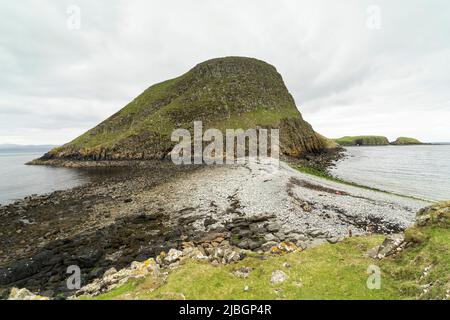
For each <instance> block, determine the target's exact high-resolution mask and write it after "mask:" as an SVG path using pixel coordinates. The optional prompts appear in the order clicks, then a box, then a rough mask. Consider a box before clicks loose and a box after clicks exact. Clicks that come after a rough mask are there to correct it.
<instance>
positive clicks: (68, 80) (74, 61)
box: [0, 0, 450, 144]
mask: <svg viewBox="0 0 450 320" xmlns="http://www.w3.org/2000/svg"><path fill="white" fill-rule="evenodd" d="M78 9H79V10H80V15H79V16H78ZM78 17H79V19H78ZM449 32H450V2H449V1H447V0H442V1H425V0H421V1H411V0H409V1H406V0H405V1H377V0H373V1H361V0H359V1H356V0H355V1H351V0H349V1H333V0H329V1H317V0H316V1H299V0H292V1H279V0H277V1H275V0H272V1H262V0H254V1H253V0H239V1H230V0H220V1H219V0H182V1H170V0H164V1H148V0H146V1H138V0H133V1H111V0H108V1H99V0H97V1H93V0H89V1H77V0H72V1H61V0H58V1H56V0H53V1H34V0H30V1H24V0H22V1H2V2H1V3H0V143H18V144H62V143H65V142H68V141H69V140H71V139H73V138H75V137H76V136H78V135H79V134H81V133H83V132H84V131H86V130H87V129H89V128H91V127H93V126H95V125H96V124H97V123H98V122H100V121H102V120H103V119H105V118H106V117H108V116H109V115H111V114H113V113H114V112H116V111H117V110H119V109H120V108H122V107H123V106H124V105H125V104H126V103H127V102H129V101H130V100H132V99H133V98H134V97H136V96H137V95H139V94H140V93H141V92H142V91H143V90H144V89H145V88H147V87H149V86H150V85H151V84H153V83H156V82H161V81H163V80H166V79H169V78H173V77H175V76H178V75H180V74H182V73H184V72H186V71H188V70H189V69H190V68H192V67H193V66H194V65H195V64H197V63H199V62H202V61H204V60H207V59H210V58H214V57H221V56H229V55H234V56H250V57H255V58H258V59H261V60H264V61H267V62H269V63H271V64H273V65H274V66H276V68H277V69H278V71H279V72H280V73H281V74H282V75H283V78H284V80H285V82H286V85H287V87H288V89H289V90H290V92H291V93H292V94H293V96H294V98H295V100H296V103H297V106H298V107H299V109H300V111H301V112H302V113H303V116H304V118H305V119H306V120H307V121H309V122H310V123H311V124H312V125H313V127H314V128H315V129H316V131H318V132H320V133H322V134H324V135H326V136H328V137H340V136H344V135H359V134H379V135H386V136H388V138H390V139H394V138H396V137H397V136H413V137H417V138H419V139H421V140H423V141H450V36H449Z"/></svg>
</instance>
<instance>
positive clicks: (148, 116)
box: [31, 57, 326, 164]
mask: <svg viewBox="0 0 450 320" xmlns="http://www.w3.org/2000/svg"><path fill="white" fill-rule="evenodd" d="M194 121H202V122H203V125H204V129H207V128H217V129H219V130H222V131H224V130H225V129H244V130H245V129H249V128H252V129H257V128H268V129H269V128H279V129H280V144H281V146H280V147H281V151H282V152H283V153H284V154H286V155H290V156H294V157H297V156H299V155H301V154H305V153H309V152H319V151H320V150H322V149H324V148H325V144H326V141H325V140H324V139H323V137H321V136H318V135H317V134H316V132H314V130H313V129H312V127H311V125H310V124H309V123H307V122H306V121H304V120H303V118H302V116H301V114H300V112H299V111H298V110H297V107H296V105H295V102H294V99H293V98H292V96H291V94H290V93H289V92H288V90H287V88H286V86H285V84H284V82H283V79H282V77H281V75H280V74H279V73H278V72H277V70H276V69H275V68H274V67H273V66H271V65H269V64H267V63H265V62H263V61H259V60H256V59H252V58H242V57H228V58H220V59H213V60H209V61H206V62H203V63H201V64H199V65H197V66H196V67H194V68H193V69H192V70H190V71H189V72H187V73H186V74H184V75H182V76H180V77H178V78H175V79H172V80H168V81H165V82H162V83H159V84H156V85H153V86H151V87H150V88H148V89H147V90H145V91H144V92H143V93H142V94H141V95H140V96H138V97H137V98H136V99H134V100H133V101H132V102H130V103H129V104H128V105H127V106H125V107H124V108H123V109H122V110H120V111H119V112H117V113H116V114H114V115H113V116H111V117H110V118H108V119H107V120H105V121H103V122H102V123H100V124H99V125H98V126H96V127H95V128H93V129H91V130H89V131H88V132H86V133H85V134H83V135H82V136H80V137H78V138H76V139H75V140H73V141H72V142H70V143H68V144H66V145H64V146H62V147H58V148H55V149H53V150H51V151H50V152H48V153H47V154H46V155H44V156H43V157H42V158H41V159H39V161H35V162H32V163H31V164H45V163H51V161H49V160H54V159H66V160H93V161H98V160H130V159H133V160H143V159H163V158H165V157H167V156H168V153H169V152H170V151H171V149H172V148H173V146H174V145H175V143H174V142H172V141H171V139H170V138H171V133H172V131H173V130H174V129H179V128H184V129H188V130H190V131H191V132H192V130H193V122H194Z"/></svg>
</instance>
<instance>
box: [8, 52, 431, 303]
mask: <svg viewBox="0 0 450 320" xmlns="http://www.w3.org/2000/svg"><path fill="white" fill-rule="evenodd" d="M194 121H202V122H203V124H204V125H205V127H212V128H218V129H220V130H224V129H227V128H229V129H237V128H240V129H251V128H259V129H262V128H265V129H273V128H276V129H280V153H281V157H282V159H284V160H286V161H287V160H289V162H292V163H301V164H302V165H307V166H310V167H314V168H319V169H323V168H324V167H326V166H328V165H330V163H331V162H332V161H333V159H336V158H338V157H339V154H340V152H339V147H338V145H337V144H335V143H334V142H333V141H331V140H329V139H327V138H325V137H323V136H321V135H320V134H318V133H316V132H315V131H314V130H313V128H312V127H311V125H310V124H308V123H307V122H306V121H305V120H304V119H303V117H302V116H301V114H300V112H299V111H298V109H297V107H296V105H295V102H294V100H293V98H292V96H291V95H290V94H289V92H288V90H287V88H286V86H285V85H284V82H283V80H282V77H281V75H279V73H278V72H277V71H276V69H275V68H274V67H273V66H271V65H269V64H267V63H265V62H262V61H259V60H256V59H251V58H239V57H229V58H221V59H213V60H209V61H206V62H204V63H201V64H199V65H197V66H196V67H194V68H193V69H192V70H191V71H189V72H188V73H186V74H184V75H182V76H180V77H178V78H176V79H172V80H168V81H166V82H163V83H160V84H156V85H154V86H151V87H150V88H149V89H147V90H146V91H145V92H144V93H143V94H142V95H140V96H139V97H137V98H136V99H135V100H133V101H132V102H131V103H130V104H128V105H127V106H126V107H125V108H123V109H122V110H120V111H119V112H117V113H116V114H115V115H113V116H112V117H110V118H109V119H107V120H105V121H104V122H102V123H101V124H99V125H98V126H96V127H95V128H93V129H91V130H89V131H88V132H86V133H85V134H83V135H82V136H80V137H78V138H77V139H75V140H74V141H72V142H69V143H68V144H66V145H64V146H62V147H58V148H55V149H53V150H51V151H49V152H48V153H46V154H45V155H44V156H43V157H42V158H40V159H37V160H35V161H33V162H32V163H31V164H35V165H38V164H44V165H60V166H67V167H77V168H82V169H83V170H94V171H95V172H96V173H97V174H96V175H95V178H93V179H92V181H91V182H89V183H87V184H85V185H83V186H81V187H76V188H73V189H70V190H65V191H56V192H53V193H51V194H46V195H34V196H30V197H26V198H25V199H21V200H18V201H16V202H15V203H13V204H10V205H7V206H0V243H1V244H2V245H1V247H0V288H1V290H0V294H1V297H3V298H7V297H13V298H15V297H16V298H20V297H22V298H24V297H28V298H30V299H31V298H33V299H41V298H43V297H51V298H69V297H71V298H74V297H77V296H79V295H90V296H95V295H97V294H100V293H102V292H105V291H108V290H111V289H113V288H115V287H116V286H118V285H121V284H124V283H125V282H126V281H127V280H128V279H129V278H133V277H144V276H145V277H146V276H152V275H154V276H155V277H156V278H157V279H164V277H162V278H161V277H159V276H158V275H161V272H162V271H161V269H165V271H163V273H165V272H167V270H170V269H173V268H177V266H178V265H179V263H180V262H182V261H183V259H197V260H204V261H208V262H210V263H213V264H215V265H220V264H225V265H227V264H235V263H239V261H241V260H242V259H243V258H244V257H245V256H246V255H251V254H252V253H255V252H256V253H259V254H261V253H264V252H270V253H275V254H276V253H282V252H293V251H297V250H307V249H308V250H309V249H310V248H315V247H317V246H319V245H321V244H323V243H333V244H334V243H339V242H340V241H342V240H344V239H347V238H352V237H355V236H362V235H370V234H394V233H399V232H401V231H403V230H405V229H406V228H408V227H409V226H411V225H412V224H413V223H414V221H415V215H416V212H417V211H418V210H419V209H420V208H422V207H424V206H426V205H427V204H428V203H427V202H424V201H421V200H417V199H411V198H406V197H400V196H396V195H392V194H388V193H384V192H376V191H372V190H368V189H362V188H358V187H355V186H350V185H345V184H341V183H337V182H334V181H329V180H326V179H322V178H320V177H315V176H312V175H308V174H305V173H301V172H299V171H297V170H295V169H293V168H292V167H290V166H289V164H288V163H287V162H283V161H281V162H280V163H277V162H273V161H267V159H248V160H249V161H247V162H246V163H245V164H234V165H213V166H206V165H174V164H173V163H172V162H171V161H170V159H169V156H168V155H169V153H170V151H171V150H172V148H173V146H174V143H173V142H172V141H171V139H170V135H171V132H172V130H174V129H177V128H184V129H188V130H192V129H193V128H192V124H193V122H194ZM381 140H382V143H384V142H385V141H384V139H381ZM381 140H380V141H381ZM386 140H387V139H386ZM263 160H264V161H263ZM103 170H106V171H108V172H109V173H108V174H105V175H102V174H101V172H102V171H103ZM111 171H113V173H114V174H111ZM99 173H100V174H99ZM73 265H75V266H79V267H80V269H81V280H82V285H83V288H82V290H77V289H69V288H68V286H67V277H68V275H67V268H68V266H73ZM246 270H247V269H246ZM246 270H240V271H239V272H240V273H241V274H242V273H244V274H245V273H247V271H248V270H247V271H246ZM280 279H285V277H284V276H283V274H282V273H280V272H274V274H273V283H274V284H276V283H278V281H281V280H280ZM158 281H159V280H158ZM283 281H284V280H283ZM12 288H21V289H13V290H12V291H11V289H12ZM24 288H25V289H26V290H25V289H24Z"/></svg>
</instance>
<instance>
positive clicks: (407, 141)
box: [391, 137, 422, 145]
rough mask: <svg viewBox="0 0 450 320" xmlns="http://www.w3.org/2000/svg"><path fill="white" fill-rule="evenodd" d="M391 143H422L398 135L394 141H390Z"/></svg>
mask: <svg viewBox="0 0 450 320" xmlns="http://www.w3.org/2000/svg"><path fill="white" fill-rule="evenodd" d="M391 144H393V145H414V144H422V142H420V141H419V140H417V139H415V138H408V137H399V138H397V139H396V140H395V141H394V142H391Z"/></svg>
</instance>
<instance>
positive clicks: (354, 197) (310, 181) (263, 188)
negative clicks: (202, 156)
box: [159, 162, 428, 237]
mask: <svg viewBox="0 0 450 320" xmlns="http://www.w3.org/2000/svg"><path fill="white" fill-rule="evenodd" d="M160 188H162V189H165V191H163V190H160V191H159V193H161V194H164V195H165V203H166V205H167V206H169V207H170V208H167V209H166V211H169V212H174V213H176V214H179V213H180V212H182V213H183V214H184V215H189V214H191V215H193V216H197V217H211V218H213V219H215V220H217V221H218V223H221V221H222V222H223V221H230V220H231V219H233V218H234V217H236V216H240V215H244V216H250V217H251V216H257V215H275V217H276V220H278V223H279V224H280V226H281V227H282V228H283V230H284V231H286V232H289V231H290V230H295V231H297V232H300V233H304V234H314V233H320V232H322V233H326V234H327V235H328V236H327V237H341V236H346V235H348V234H349V230H351V233H352V234H353V235H359V234H365V233H368V232H378V233H393V232H398V231H401V230H403V229H405V228H406V227H408V226H409V225H411V224H412V223H413V221H414V218H415V215H416V212H417V211H418V210H419V209H420V208H422V207H424V206H426V205H428V203H427V202H425V201H420V200H415V199H412V198H407V197H400V196H396V195H392V194H389V193H384V192H377V191H372V190H368V189H362V188H358V187H353V186H348V185H344V184H340V183H336V182H333V181H328V180H325V179H321V178H318V177H314V176H311V175H307V174H303V173H300V172H298V171H296V170H294V169H292V168H291V167H289V166H288V165H287V164H286V163H284V162H281V163H280V166H277V165H274V164H270V163H265V164H263V163H252V164H246V165H243V166H220V167H210V168H206V169H204V170H199V171H197V172H194V173H193V174H192V176H191V178H190V179H188V180H182V181H180V180H178V181H174V182H172V183H169V184H168V185H163V186H160ZM186 195H189V196H188V197H187V196H186ZM202 226H203V219H202V220H198V224H197V227H198V228H199V229H202Z"/></svg>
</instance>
